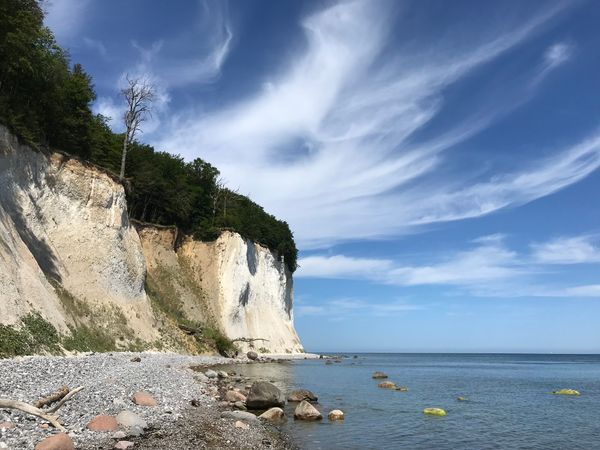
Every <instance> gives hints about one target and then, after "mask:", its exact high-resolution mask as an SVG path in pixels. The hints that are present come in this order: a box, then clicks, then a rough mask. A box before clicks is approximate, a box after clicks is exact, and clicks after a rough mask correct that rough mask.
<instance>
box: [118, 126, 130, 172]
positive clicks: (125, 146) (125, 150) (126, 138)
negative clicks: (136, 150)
mask: <svg viewBox="0 0 600 450" xmlns="http://www.w3.org/2000/svg"><path fill="white" fill-rule="evenodd" d="M128 136H129V131H128V132H127V133H125V139H124V140H123V155H122V156H121V172H120V173H119V180H121V181H123V179H124V178H125V160H126V159H127V142H128V141H129V138H128Z"/></svg>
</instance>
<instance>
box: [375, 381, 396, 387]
mask: <svg viewBox="0 0 600 450" xmlns="http://www.w3.org/2000/svg"><path fill="white" fill-rule="evenodd" d="M377 386H379V387H380V388H383V389H396V383H394V382H393V381H382V382H381V383H379V384H378V385H377Z"/></svg>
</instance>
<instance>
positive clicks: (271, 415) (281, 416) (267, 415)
mask: <svg viewBox="0 0 600 450" xmlns="http://www.w3.org/2000/svg"><path fill="white" fill-rule="evenodd" d="M258 418H259V419H262V420H266V421H267V422H271V423H278V422H281V421H282V420H285V413H284V412H283V409H281V408H278V407H275V408H269V409H268V410H267V411H265V412H264V413H262V414H261V415H260V416H258Z"/></svg>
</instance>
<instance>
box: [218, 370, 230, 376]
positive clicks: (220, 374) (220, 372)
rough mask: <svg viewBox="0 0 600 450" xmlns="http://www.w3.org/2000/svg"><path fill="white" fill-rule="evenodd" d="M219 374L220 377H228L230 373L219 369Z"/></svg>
mask: <svg viewBox="0 0 600 450" xmlns="http://www.w3.org/2000/svg"><path fill="white" fill-rule="evenodd" d="M217 376H218V377H219V378H228V377H229V374H228V373H227V372H225V371H224V370H219V371H218V372H217Z"/></svg>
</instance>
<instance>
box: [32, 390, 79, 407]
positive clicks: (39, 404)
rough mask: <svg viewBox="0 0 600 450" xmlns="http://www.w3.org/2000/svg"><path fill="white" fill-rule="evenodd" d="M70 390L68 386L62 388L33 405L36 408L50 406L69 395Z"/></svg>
mask: <svg viewBox="0 0 600 450" xmlns="http://www.w3.org/2000/svg"><path fill="white" fill-rule="evenodd" d="M69 391H70V389H69V387H68V386H62V387H61V388H60V389H59V390H58V391H56V392H54V393H53V394H50V395H49V396H48V397H44V398H42V399H40V400H38V401H37V402H35V403H34V404H33V406H35V407H36V408H42V407H44V406H48V405H51V404H52V403H55V402H57V401H59V400H60V399H62V398H63V397H64V396H65V395H67V394H68V393H69Z"/></svg>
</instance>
